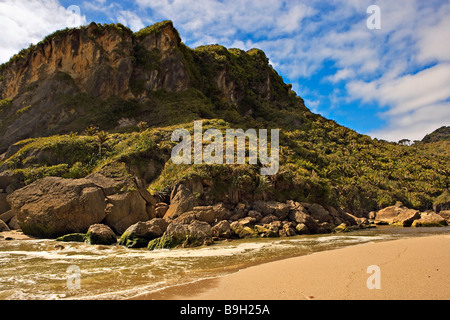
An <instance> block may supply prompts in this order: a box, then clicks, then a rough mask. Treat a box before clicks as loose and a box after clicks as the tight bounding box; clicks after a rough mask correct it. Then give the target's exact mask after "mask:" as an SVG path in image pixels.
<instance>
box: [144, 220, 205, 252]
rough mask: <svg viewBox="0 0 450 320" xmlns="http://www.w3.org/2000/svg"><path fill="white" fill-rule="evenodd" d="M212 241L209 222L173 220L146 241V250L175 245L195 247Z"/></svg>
mask: <svg viewBox="0 0 450 320" xmlns="http://www.w3.org/2000/svg"><path fill="white" fill-rule="evenodd" d="M211 243H212V229H211V226H210V225H209V223H207V222H204V221H198V220H193V221H191V223H189V224H184V223H179V222H176V221H173V222H172V223H170V224H169V226H168V227H167V230H166V232H164V234H163V235H162V236H161V237H159V238H156V239H153V240H151V241H150V242H149V243H148V246H147V248H148V250H155V249H171V248H175V247H180V246H181V247H196V246H201V245H209V244H211Z"/></svg>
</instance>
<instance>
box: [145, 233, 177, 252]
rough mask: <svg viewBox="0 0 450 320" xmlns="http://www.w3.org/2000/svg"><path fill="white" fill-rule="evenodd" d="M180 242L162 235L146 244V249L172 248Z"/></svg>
mask: <svg viewBox="0 0 450 320" xmlns="http://www.w3.org/2000/svg"><path fill="white" fill-rule="evenodd" d="M180 244H182V242H180V241H179V240H177V239H176V238H174V237H172V236H167V235H163V236H162V237H159V238H156V239H153V240H151V241H150V242H149V243H148V245H147V249H148V250H150V251H152V250H157V249H172V248H175V247H176V246H178V245H180Z"/></svg>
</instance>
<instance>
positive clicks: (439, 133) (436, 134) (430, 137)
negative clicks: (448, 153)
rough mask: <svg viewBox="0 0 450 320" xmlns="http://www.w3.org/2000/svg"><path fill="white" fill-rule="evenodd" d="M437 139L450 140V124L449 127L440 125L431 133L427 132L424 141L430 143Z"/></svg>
mask: <svg viewBox="0 0 450 320" xmlns="http://www.w3.org/2000/svg"><path fill="white" fill-rule="evenodd" d="M437 141H450V126H449V127H445V126H444V127H440V128H439V129H437V130H435V131H433V132H432V133H430V134H427V135H426V136H425V137H424V138H423V139H422V142H425V143H430V142H437Z"/></svg>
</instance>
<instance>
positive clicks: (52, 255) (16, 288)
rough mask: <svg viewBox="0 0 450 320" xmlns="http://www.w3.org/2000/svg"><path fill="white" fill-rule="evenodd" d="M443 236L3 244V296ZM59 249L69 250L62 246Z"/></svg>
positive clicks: (166, 280)
mask: <svg viewBox="0 0 450 320" xmlns="http://www.w3.org/2000/svg"><path fill="white" fill-rule="evenodd" d="M442 233H450V227H445V228H392V227H377V228H376V229H366V230H361V231H354V232H351V233H345V234H329V235H310V236H296V237H291V238H273V239H252V240H234V241H231V242H218V243H216V244H214V245H213V246H209V247H200V248H194V249H174V250H157V251H147V250H146V249H128V248H125V247H122V246H119V245H114V246H92V245H85V244H83V243H61V242H56V241H54V240H12V241H0V299H126V298H131V297H133V296H136V295H138V294H144V293H147V292H151V291H154V290H158V289H161V288H165V287H170V286H174V285H179V284H183V283H188V282H192V281H196V280H199V279H205V278H210V277H216V276H220V275H225V274H229V273H232V272H235V271H237V270H239V269H242V268H245V267H248V266H251V265H255V264H259V263H264V262H268V261H272V260H276V259H282V258H287V257H294V256H300V255H306V254H310V253H313V252H318V251H323V250H332V249H336V248H341V247H346V246H350V245H358V244H363V243H368V242H376V241H383V240H393V239H398V238H405V237H418V236H428V235H436V234H442ZM58 245H63V246H64V248H62V249H58V248H57V247H58ZM55 246H56V247H55ZM73 266H75V268H76V270H78V271H79V272H80V277H79V282H78V283H79V286H75V288H73V284H74V283H77V282H74V280H73V279H74V278H73V277H74V275H75V276H76V274H74V273H71V272H70V270H71V269H70V268H73Z"/></svg>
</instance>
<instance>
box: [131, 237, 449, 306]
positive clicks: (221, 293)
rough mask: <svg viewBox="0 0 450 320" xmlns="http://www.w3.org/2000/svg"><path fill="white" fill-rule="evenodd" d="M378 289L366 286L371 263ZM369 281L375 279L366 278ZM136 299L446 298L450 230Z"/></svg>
mask: <svg viewBox="0 0 450 320" xmlns="http://www.w3.org/2000/svg"><path fill="white" fill-rule="evenodd" d="M372 265H375V266H378V267H379V271H380V273H379V275H380V277H379V280H380V281H379V283H380V286H381V288H380V289H369V288H368V286H367V281H368V278H369V277H371V276H372V278H373V277H374V276H375V273H372V272H371V273H368V267H369V266H372ZM369 283H374V282H372V281H369ZM137 298H138V299H171V300H175V299H186V300H204V299H208V300H277V299H282V300H291V299H293V300H304V299H313V300H315V299H327V300H341V299H345V300H347V299H356V300H358V299H364V300H372V299H373V300H384V299H389V300H391V299H397V300H404V299H407V300H413V299H414V300H416V299H419V300H420V299H427V300H429V299H432V300H434V299H445V300H448V299H450V235H438V236H430V237H418V238H410V239H401V240H393V241H386V242H377V243H369V244H363V245H357V246H352V247H347V248H342V249H337V250H331V251H324V252H317V253H314V254H311V255H308V256H301V257H296V258H290V259H285V260H280V261H275V262H269V263H266V264H262V265H258V266H254V267H249V268H247V269H243V270H241V271H239V272H237V273H234V274H231V275H227V276H224V277H219V278H214V279H208V280H201V281H198V282H196V283H192V284H188V285H181V286H177V287H173V288H169V289H165V290H162V291H159V292H155V293H151V294H147V295H143V296H140V297H137Z"/></svg>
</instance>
